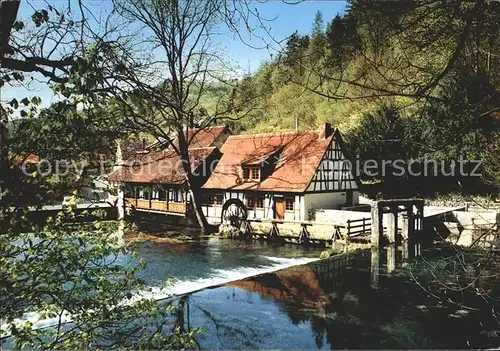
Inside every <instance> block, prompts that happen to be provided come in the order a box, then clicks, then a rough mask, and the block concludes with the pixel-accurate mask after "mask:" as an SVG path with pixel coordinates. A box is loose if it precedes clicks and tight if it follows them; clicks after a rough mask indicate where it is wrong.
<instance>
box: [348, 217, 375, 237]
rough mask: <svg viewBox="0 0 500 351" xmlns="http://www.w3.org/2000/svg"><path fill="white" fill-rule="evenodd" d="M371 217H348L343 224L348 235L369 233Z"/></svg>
mask: <svg viewBox="0 0 500 351" xmlns="http://www.w3.org/2000/svg"><path fill="white" fill-rule="evenodd" d="M371 225H372V220H371V218H365V217H363V218H360V219H348V220H347V225H346V226H345V228H346V230H347V235H348V236H357V235H362V234H369V233H371Z"/></svg>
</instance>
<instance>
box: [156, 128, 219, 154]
mask: <svg viewBox="0 0 500 351" xmlns="http://www.w3.org/2000/svg"><path fill="white" fill-rule="evenodd" d="M226 129H227V127H225V126H216V127H209V128H204V129H198V128H190V129H189V130H188V131H187V133H186V134H185V135H186V141H187V143H188V145H189V147H190V148H193V147H194V148H200V147H208V146H212V144H213V143H214V142H215V141H216V140H217V138H219V136H221V135H222V134H223V133H224V131H226ZM173 143H174V145H178V143H177V138H175V140H174V141H173ZM163 144H165V143H163ZM163 146H166V145H162V143H159V142H156V143H153V144H152V145H149V146H148V148H153V149H154V148H158V147H163Z"/></svg>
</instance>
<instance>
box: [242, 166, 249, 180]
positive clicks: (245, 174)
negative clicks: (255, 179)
mask: <svg viewBox="0 0 500 351" xmlns="http://www.w3.org/2000/svg"><path fill="white" fill-rule="evenodd" d="M243 179H244V180H250V168H248V167H243Z"/></svg>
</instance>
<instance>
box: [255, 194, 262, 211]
mask: <svg viewBox="0 0 500 351" xmlns="http://www.w3.org/2000/svg"><path fill="white" fill-rule="evenodd" d="M255 206H256V207H257V208H264V197H262V196H257V201H255Z"/></svg>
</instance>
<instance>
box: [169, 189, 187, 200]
mask: <svg viewBox="0 0 500 351" xmlns="http://www.w3.org/2000/svg"><path fill="white" fill-rule="evenodd" d="M168 201H170V202H184V200H183V198H182V191H181V190H180V189H168Z"/></svg>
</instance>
